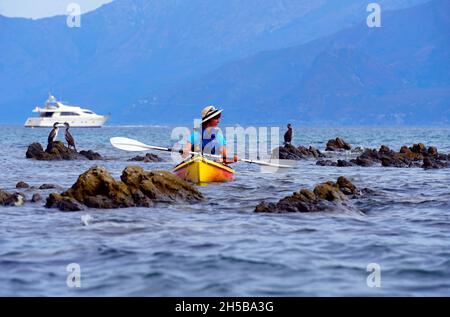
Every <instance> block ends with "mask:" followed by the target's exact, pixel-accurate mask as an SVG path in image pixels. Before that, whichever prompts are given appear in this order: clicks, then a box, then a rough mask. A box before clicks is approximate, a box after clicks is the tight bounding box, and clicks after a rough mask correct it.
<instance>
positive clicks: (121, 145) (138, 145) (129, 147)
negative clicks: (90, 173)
mask: <svg viewBox="0 0 450 317" xmlns="http://www.w3.org/2000/svg"><path fill="white" fill-rule="evenodd" d="M109 141H110V142H111V144H112V146H114V147H115V148H117V149H120V150H123V151H129V152H142V151H148V150H156V151H164V152H176V153H180V154H183V153H184V152H183V150H175V149H173V148H166V147H160V146H153V145H147V144H144V143H142V142H139V141H137V140H133V139H129V138H123V137H114V138H111V139H109ZM188 154H191V155H201V156H205V157H211V158H217V159H222V157H221V156H220V155H213V154H205V153H200V152H188ZM238 161H240V162H244V163H249V164H256V165H262V166H271V167H280V168H291V167H293V166H291V165H285V164H275V163H270V162H264V161H258V160H249V159H241V158H240V159H239V160H238Z"/></svg>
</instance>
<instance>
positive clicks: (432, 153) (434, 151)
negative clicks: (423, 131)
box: [427, 146, 438, 157]
mask: <svg viewBox="0 0 450 317" xmlns="http://www.w3.org/2000/svg"><path fill="white" fill-rule="evenodd" d="M427 154H428V156H433V157H434V156H437V155H438V150H437V148H436V147H434V146H430V147H429V148H428V151H427Z"/></svg>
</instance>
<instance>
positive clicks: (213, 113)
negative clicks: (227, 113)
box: [202, 106, 223, 123]
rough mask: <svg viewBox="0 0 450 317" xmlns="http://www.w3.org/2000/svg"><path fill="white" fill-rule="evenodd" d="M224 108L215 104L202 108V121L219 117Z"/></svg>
mask: <svg viewBox="0 0 450 317" xmlns="http://www.w3.org/2000/svg"><path fill="white" fill-rule="evenodd" d="M222 111H223V110H219V109H217V108H216V107H214V106H208V107H206V108H204V109H203V110H202V123H205V122H206V121H208V120H210V119H212V118H214V117H217V116H218V115H219V114H221V113H222Z"/></svg>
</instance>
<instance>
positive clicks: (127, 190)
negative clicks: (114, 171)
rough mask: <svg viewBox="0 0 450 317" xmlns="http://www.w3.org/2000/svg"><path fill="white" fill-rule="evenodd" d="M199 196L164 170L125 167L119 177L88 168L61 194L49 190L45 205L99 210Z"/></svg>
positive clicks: (148, 204) (70, 208) (180, 180)
mask: <svg viewBox="0 0 450 317" xmlns="http://www.w3.org/2000/svg"><path fill="white" fill-rule="evenodd" d="M202 199H203V195H202V194H201V193H200V192H199V191H198V190H197V189H196V188H195V187H194V186H192V185H190V184H188V183H187V182H185V181H183V180H182V179H181V178H179V177H177V176H176V175H174V174H172V173H170V172H166V171H144V169H143V168H142V167H139V166H128V167H127V168H125V169H124V170H123V172H122V176H121V180H120V181H117V180H115V179H114V178H113V177H112V176H111V175H110V174H109V173H108V171H107V170H106V169H105V168H103V167H98V166H95V167H92V168H90V169H89V170H88V171H86V172H85V173H83V174H82V175H80V176H79V177H78V180H77V181H76V183H75V184H74V185H73V186H72V187H71V188H70V189H69V190H67V191H66V192H64V193H62V194H58V193H53V194H51V195H50V196H49V197H48V198H47V203H46V207H48V208H58V209H60V210H62V211H78V210H81V209H82V208H83V206H87V207H91V208H99V209H114V208H126V207H151V206H152V205H153V204H154V203H155V202H162V201H164V202H173V201H179V200H182V201H200V200H202Z"/></svg>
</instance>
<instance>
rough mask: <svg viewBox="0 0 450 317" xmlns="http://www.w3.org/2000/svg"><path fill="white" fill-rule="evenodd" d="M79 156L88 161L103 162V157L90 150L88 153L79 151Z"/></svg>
mask: <svg viewBox="0 0 450 317" xmlns="http://www.w3.org/2000/svg"><path fill="white" fill-rule="evenodd" d="M80 155H83V156H84V157H85V158H87V159H88V160H90V161H100V160H103V157H102V156H101V155H100V154H99V153H97V152H94V151H92V150H89V151H80Z"/></svg>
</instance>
